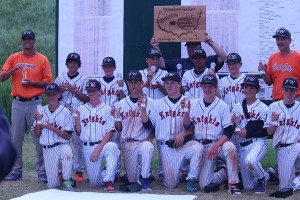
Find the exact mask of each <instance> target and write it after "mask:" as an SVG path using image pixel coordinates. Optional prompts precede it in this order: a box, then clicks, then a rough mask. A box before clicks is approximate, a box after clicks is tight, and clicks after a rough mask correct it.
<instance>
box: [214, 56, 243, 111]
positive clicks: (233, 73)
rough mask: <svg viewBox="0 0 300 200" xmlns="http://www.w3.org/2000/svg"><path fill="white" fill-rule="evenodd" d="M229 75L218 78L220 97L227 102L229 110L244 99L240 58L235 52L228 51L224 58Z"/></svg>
mask: <svg viewBox="0 0 300 200" xmlns="http://www.w3.org/2000/svg"><path fill="white" fill-rule="evenodd" d="M225 62H226V63H227V66H228V71H229V75H228V76H225V77H223V78H221V79H220V83H219V88H220V93H221V97H222V99H223V100H224V101H225V103H227V104H228V106H229V108H230V110H232V108H233V106H234V105H235V104H236V103H238V102H241V101H242V100H243V99H244V94H243V90H242V86H241V83H242V82H243V80H244V78H245V74H241V72H240V69H241V67H242V58H241V56H240V55H239V54H237V53H230V54H228V56H227V57H226V59H225Z"/></svg>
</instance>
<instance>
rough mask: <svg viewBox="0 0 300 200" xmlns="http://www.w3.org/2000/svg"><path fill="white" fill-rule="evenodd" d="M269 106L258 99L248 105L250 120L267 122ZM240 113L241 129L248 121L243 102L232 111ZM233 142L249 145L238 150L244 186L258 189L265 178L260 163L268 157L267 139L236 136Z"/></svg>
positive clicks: (249, 188) (248, 188)
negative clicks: (258, 184)
mask: <svg viewBox="0 0 300 200" xmlns="http://www.w3.org/2000/svg"><path fill="white" fill-rule="evenodd" d="M268 109H269V108H268V106H266V105H265V104H264V103H263V102H261V101H260V100H259V99H257V100H256V101H255V102H254V103H252V104H251V105H247V110H248V113H249V115H250V120H251V121H255V120H265V118H266V115H267V112H268ZM234 112H239V113H241V116H240V120H241V124H240V127H243V128H244V127H245V126H246V124H247V119H246V117H245V115H244V112H243V107H242V102H240V103H237V104H235V105H234V107H233V109H232V113H234ZM231 140H234V141H236V142H237V143H238V144H240V143H242V144H245V143H247V142H250V141H251V142H252V143H249V144H248V145H246V146H240V148H238V150H239V152H238V154H239V162H240V170H241V175H242V179H243V186H244V188H245V189H247V190H252V189H255V188H256V184H257V179H262V178H264V177H265V172H264V169H263V167H262V165H261V163H260V160H261V159H262V158H263V157H264V156H265V155H266V153H267V150H268V146H267V141H266V138H265V137H260V138H250V139H249V138H248V139H246V138H242V137H240V136H239V135H237V134H234V135H233V136H232V138H231Z"/></svg>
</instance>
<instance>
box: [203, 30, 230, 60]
mask: <svg viewBox="0 0 300 200" xmlns="http://www.w3.org/2000/svg"><path fill="white" fill-rule="evenodd" d="M205 43H206V44H208V45H209V46H210V47H211V48H212V49H213V50H214V52H215V53H216V54H217V55H218V64H222V63H223V62H224V60H225V58H226V56H227V53H226V52H225V51H224V50H223V49H222V47H220V46H219V45H218V44H217V43H215V42H214V41H213V40H212V38H211V37H210V36H209V35H208V34H207V33H205Z"/></svg>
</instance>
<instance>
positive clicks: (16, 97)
mask: <svg viewBox="0 0 300 200" xmlns="http://www.w3.org/2000/svg"><path fill="white" fill-rule="evenodd" d="M13 98H14V99H15V100H17V101H22V102H25V101H32V100H39V99H40V97H32V98H24V97H18V96H14V97H13Z"/></svg>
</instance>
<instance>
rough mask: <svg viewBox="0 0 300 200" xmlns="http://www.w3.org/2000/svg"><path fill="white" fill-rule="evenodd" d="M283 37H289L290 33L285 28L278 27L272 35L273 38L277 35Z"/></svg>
mask: <svg viewBox="0 0 300 200" xmlns="http://www.w3.org/2000/svg"><path fill="white" fill-rule="evenodd" d="M278 36H279V37H285V38H291V33H290V31H288V30H287V29H285V28H280V29H278V30H277V31H276V32H275V35H273V38H277V37H278Z"/></svg>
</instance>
